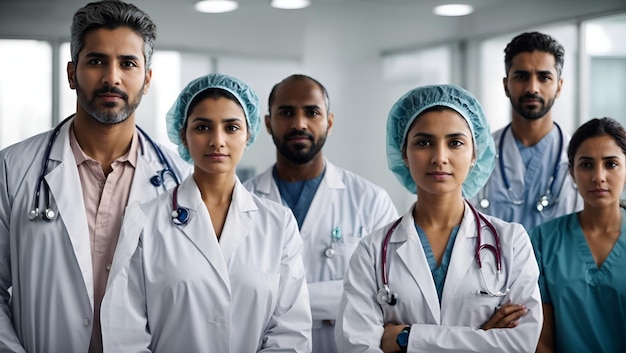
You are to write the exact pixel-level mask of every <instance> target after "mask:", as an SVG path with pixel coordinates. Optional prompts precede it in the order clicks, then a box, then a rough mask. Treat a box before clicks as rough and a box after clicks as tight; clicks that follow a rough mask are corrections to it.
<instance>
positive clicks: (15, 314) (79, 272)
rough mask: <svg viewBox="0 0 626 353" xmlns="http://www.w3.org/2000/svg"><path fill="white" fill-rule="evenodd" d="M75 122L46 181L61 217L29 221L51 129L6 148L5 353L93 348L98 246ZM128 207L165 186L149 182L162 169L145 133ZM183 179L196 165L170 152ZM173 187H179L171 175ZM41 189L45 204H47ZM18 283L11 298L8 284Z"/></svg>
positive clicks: (0, 324)
mask: <svg viewBox="0 0 626 353" xmlns="http://www.w3.org/2000/svg"><path fill="white" fill-rule="evenodd" d="M71 123H72V122H71V121H70V122H67V123H66V124H64V125H63V126H62V127H61V129H60V132H59V135H58V136H57V138H56V140H55V142H54V145H53V147H52V150H51V152H50V160H49V163H48V173H46V175H45V183H47V184H48V185H49V187H50V192H51V197H50V200H51V201H50V202H51V205H52V208H53V209H55V210H58V216H57V217H56V219H55V220H54V221H52V222H50V223H48V222H46V221H43V220H42V219H41V218H37V219H36V220H34V221H30V220H28V217H27V214H28V212H29V211H30V210H32V208H33V205H34V194H35V188H36V187H37V179H38V177H39V174H40V172H41V168H42V159H43V156H44V152H45V150H46V146H47V145H48V141H49V138H50V136H51V134H52V132H51V131H50V132H46V133H42V134H39V135H37V136H34V137H31V138H29V139H27V140H25V141H22V142H20V143H17V144H15V145H13V146H10V147H7V148H6V149H4V150H2V151H0V298H1V299H0V351H2V352H24V351H27V352H29V353H40V352H51V353H57V352H81V353H82V352H87V350H88V348H89V342H90V339H91V331H92V320H93V303H94V289H93V271H92V262H91V250H90V249H91V245H90V239H89V229H88V226H87V218H86V215H85V207H84V202H83V198H82V192H81V187H80V178H79V175H78V169H77V168H76V162H75V159H74V155H73V153H72V149H71V147H70V143H69V127H70V125H71ZM139 139H140V141H141V143H142V146H143V148H140V149H139V156H138V158H137V166H136V169H135V175H134V177H133V182H132V186H131V189H130V196H129V200H128V202H129V204H130V203H132V202H135V201H139V200H147V199H150V198H154V197H156V196H157V195H158V194H159V193H162V192H163V191H164V188H163V187H154V186H152V184H150V181H149V179H150V177H152V176H154V175H156V174H157V172H158V171H161V170H162V169H163V168H164V166H163V165H161V163H160V162H159V159H158V157H157V154H156V153H155V151H154V150H153V148H152V146H151V145H150V144H149V143H148V142H147V141H145V139H144V138H143V135H142V134H139ZM163 153H164V154H165V156H166V158H167V159H168V161H169V162H170V164H172V167H173V168H174V171H175V172H176V173H177V175H178V176H179V178H184V177H186V176H187V175H188V174H189V173H190V172H191V166H190V165H189V164H187V163H186V162H184V161H183V160H182V159H181V158H180V157H178V156H177V155H175V154H174V153H173V152H170V151H168V150H166V149H163ZM166 182H167V185H168V186H172V185H175V183H174V181H173V180H171V179H170V177H169V176H168V177H166ZM44 190H45V189H44V186H42V191H41V192H42V194H41V196H40V201H39V208H40V209H41V208H44V207H45V203H46V199H47V197H46V193H45V192H44ZM10 287H12V298H11V299H9V297H10V296H9V293H8V289H9V288H10Z"/></svg>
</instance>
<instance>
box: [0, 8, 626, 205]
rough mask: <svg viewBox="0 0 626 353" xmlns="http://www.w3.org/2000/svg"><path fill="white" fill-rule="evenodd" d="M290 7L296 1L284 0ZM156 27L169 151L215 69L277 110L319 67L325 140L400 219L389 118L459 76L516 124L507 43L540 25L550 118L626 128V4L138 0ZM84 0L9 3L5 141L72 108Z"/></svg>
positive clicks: (159, 124) (150, 119)
mask: <svg viewBox="0 0 626 353" xmlns="http://www.w3.org/2000/svg"><path fill="white" fill-rule="evenodd" d="M283 1H286V2H287V5H288V6H292V5H294V2H295V0H283ZM130 2H132V3H134V4H135V5H137V6H138V7H139V8H141V9H143V10H144V11H146V12H147V13H148V14H150V16H151V17H152V19H153V20H154V21H155V22H156V24H157V27H158V38H157V42H156V46H155V54H154V58H153V67H152V68H153V80H152V85H151V87H150V90H149V93H148V94H147V95H146V96H145V97H144V99H143V101H142V103H141V105H140V107H139V109H138V110H137V118H138V120H137V121H138V124H139V125H141V126H142V127H143V128H144V129H145V130H147V131H148V132H149V133H150V134H151V135H152V136H153V137H154V139H155V140H157V141H159V142H162V143H164V144H166V145H167V146H169V147H172V148H173V145H171V143H170V142H169V141H168V139H167V135H166V128H165V113H166V112H167V110H168V109H169V108H170V106H171V105H172V103H173V102H174V100H175V99H176V97H177V94H178V92H179V91H180V90H181V89H182V87H184V85H185V84H186V83H187V82H189V81H190V80H192V79H194V78H196V77H198V76H200V75H203V74H206V73H209V72H221V73H225V74H229V75H233V76H236V77H238V78H240V79H242V80H244V81H245V82H247V83H248V84H250V85H251V86H252V87H253V88H254V89H255V90H256V91H257V93H258V94H259V96H260V97H261V100H262V112H267V97H268V94H269V92H270V90H271V88H272V86H273V85H274V84H275V83H277V82H279V81H280V80H282V79H283V78H285V77H286V76H288V75H291V74H294V73H304V74H307V75H311V76H313V77H314V78H316V79H318V80H319V81H320V82H322V83H323V84H324V85H325V86H326V88H327V89H328V91H329V93H330V99H331V104H330V108H331V111H332V112H334V113H335V126H334V129H333V132H332V135H331V136H330V137H329V138H328V140H327V142H326V146H325V148H324V154H325V156H326V157H327V158H328V159H329V160H331V161H332V162H333V163H335V164H337V165H339V166H341V167H344V168H346V169H349V170H351V171H353V172H355V173H357V174H360V175H362V176H364V177H366V178H367V179H369V180H371V181H373V182H374V183H376V184H379V185H380V186H382V187H384V188H385V189H386V190H387V191H388V192H389V194H390V195H391V197H392V199H393V200H394V202H395V203H396V206H397V207H398V210H399V211H400V212H401V213H403V212H404V211H405V210H406V209H407V207H408V206H409V205H410V204H411V203H412V202H413V201H414V198H415V196H414V195H411V194H409V193H408V192H406V191H405V190H404V189H403V188H402V187H401V186H400V184H399V183H398V182H397V181H396V180H395V177H394V176H393V174H392V173H391V172H390V171H389V170H388V169H387V162H386V154H385V132H384V131H385V123H386V119H387V113H388V111H389V109H390V108H391V105H392V104H393V103H394V102H395V101H396V100H397V99H398V98H399V97H400V96H402V95H403V94H404V93H405V92H406V91H408V90H409V89H411V88H413V87H415V86H418V85H425V84H438V83H453V84H457V85H460V86H463V87H465V88H466V89H468V90H470V91H471V92H473V93H474V94H475V95H476V96H477V97H478V98H479V100H480V101H481V103H482V104H483V107H484V109H485V112H486V114H487V117H488V120H489V121H490V123H491V127H492V130H493V131H495V130H496V129H499V128H501V127H503V126H504V125H506V124H507V123H508V122H509V120H510V115H511V114H510V103H509V101H508V99H507V98H506V96H505V94H504V90H503V88H502V78H503V77H504V75H505V72H504V52H503V50H504V47H505V46H506V44H507V43H508V42H509V41H510V40H511V39H512V38H513V37H514V36H515V35H517V34H519V33H521V32H525V31H531V30H537V31H541V32H544V33H547V34H550V35H552V36H554V37H555V38H556V39H557V40H558V41H559V42H560V43H561V44H563V46H564V47H565V52H566V54H565V66H564V71H563V79H564V86H563V91H562V93H561V96H560V98H558V99H557V101H556V103H555V105H554V108H553V109H554V114H553V116H554V118H555V120H556V121H557V122H558V123H560V124H561V126H562V127H563V130H564V131H567V132H568V133H570V134H571V133H572V132H573V131H574V130H575V129H576V128H577V127H578V126H579V125H580V124H582V123H583V122H585V121H587V120H589V119H591V118H593V117H602V116H609V117H612V118H615V119H617V120H619V121H620V122H622V124H626V0H594V1H589V0H526V1H515V0H459V1H456V3H460V4H462V5H471V7H472V12H471V13H469V14H466V15H463V16H441V15H438V14H435V12H434V8H435V7H436V6H437V5H449V4H451V3H452V1H439V0H310V4H309V5H308V6H307V7H304V8H301V9H279V8H276V7H273V6H272V5H271V3H270V0H237V5H238V7H237V8H236V9H235V10H233V11H230V12H226V13H201V12H198V11H197V10H196V9H195V6H194V5H195V1H194V0H135V1H130ZM87 3H88V1H79V0H13V1H9V0H0V148H4V147H6V146H8V145H10V144H13V143H15V142H17V141H19V140H22V139H24V138H26V137H29V136H32V135H34V134H36V133H39V132H43V131H45V130H48V129H50V128H51V127H53V126H54V125H55V124H56V123H57V122H58V121H60V120H62V119H63V118H65V117H66V116H69V115H71V114H72V113H74V111H75V107H76V98H75V97H76V95H75V92H74V91H72V90H70V89H69V86H68V83H67V74H66V65H67V62H68V61H69V60H70V52H69V35H70V24H71V19H72V16H73V14H74V12H75V11H76V10H77V9H78V8H80V7H81V6H83V5H85V4H87ZM275 153H276V152H275V148H274V145H273V143H272V140H271V138H270V137H269V136H268V134H267V132H266V131H265V129H264V128H262V130H261V132H260V134H259V137H258V139H257V141H256V142H255V144H254V145H253V146H252V147H251V148H250V149H248V151H247V152H246V153H245V155H244V158H243V160H242V162H241V163H240V167H239V170H238V173H239V174H240V177H241V178H247V177H248V176H250V175H254V174H256V173H260V172H262V171H264V170H265V169H266V168H268V167H269V166H270V165H271V164H272V163H273V162H274V161H275Z"/></svg>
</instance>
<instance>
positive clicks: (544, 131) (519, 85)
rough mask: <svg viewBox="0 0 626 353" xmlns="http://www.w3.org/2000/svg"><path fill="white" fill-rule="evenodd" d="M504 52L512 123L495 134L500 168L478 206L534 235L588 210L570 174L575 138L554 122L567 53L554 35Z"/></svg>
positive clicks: (531, 37) (535, 36)
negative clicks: (571, 141)
mask: <svg viewBox="0 0 626 353" xmlns="http://www.w3.org/2000/svg"><path fill="white" fill-rule="evenodd" d="M504 52H505V57H504V63H505V68H506V77H504V79H503V80H502V83H503V86H504V92H505V94H506V96H507V97H509V99H510V101H511V107H512V111H511V113H512V114H511V118H512V120H511V123H510V124H509V125H507V126H506V127H504V128H503V129H501V130H499V131H496V132H495V133H494V134H493V138H494V140H495V143H496V149H497V154H496V157H497V158H496V166H495V169H494V171H493V173H492V174H491V178H490V179H489V181H488V183H487V185H485V187H484V188H483V189H482V190H481V191H480V192H479V193H478V195H477V196H476V197H475V198H474V199H473V200H472V201H473V203H474V204H475V205H476V206H477V207H479V210H481V211H483V212H485V213H488V214H490V215H493V216H496V217H498V218H502V219H504V220H505V221H510V222H517V223H521V224H522V225H524V227H526V230H528V231H530V230H532V229H533V228H534V227H535V226H537V225H539V224H541V223H543V222H546V221H548V220H551V219H553V218H556V217H558V216H562V215H564V214H568V213H572V212H575V211H578V210H580V209H582V205H583V203H582V199H581V198H580V196H579V195H578V192H577V191H576V188H575V186H574V183H573V182H572V179H571V177H570V175H569V173H568V168H567V154H566V150H567V145H568V143H569V135H568V134H567V133H566V132H565V131H562V130H561V128H560V127H559V125H558V124H557V123H556V122H554V121H553V117H552V105H553V104H554V102H555V100H556V99H557V98H558V97H559V95H560V93H561V87H562V86H563V79H562V78H561V71H562V68H563V62H564V56H565V50H564V48H563V46H562V45H561V44H559V42H557V41H556V40H555V39H554V38H552V37H550V36H549V35H546V34H543V33H538V32H531V33H522V34H520V35H518V36H517V37H515V38H513V40H512V41H511V42H510V43H509V44H508V45H507V47H506V49H505V50H504ZM562 119H567V117H563V118H562Z"/></svg>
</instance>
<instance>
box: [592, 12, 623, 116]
mask: <svg viewBox="0 0 626 353" xmlns="http://www.w3.org/2000/svg"><path fill="white" fill-rule="evenodd" d="M582 28H583V30H582V31H583V35H584V42H583V43H584V49H583V56H582V57H583V60H582V65H581V66H582V67H581V72H582V77H581V97H582V99H581V114H582V119H581V121H582V122H584V121H587V120H589V119H591V118H596V117H598V118H599V117H605V116H606V117H611V118H614V119H616V120H618V121H619V122H621V123H622V124H624V125H626V115H624V112H625V111H626V100H625V99H624V97H625V96H626V41H624V38H626V13H622V14H617V15H612V16H606V17H602V18H598V19H594V20H591V21H587V22H584V23H583V26H582Z"/></svg>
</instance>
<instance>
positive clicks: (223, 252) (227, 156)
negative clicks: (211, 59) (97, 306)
mask: <svg viewBox="0 0 626 353" xmlns="http://www.w3.org/2000/svg"><path fill="white" fill-rule="evenodd" d="M259 122H260V116H259V102H258V97H257V95H256V93H255V92H254V91H253V90H252V89H251V88H249V87H248V86H247V85H246V84H244V83H243V82H241V81H239V80H237V79H235V78H233V77H229V76H226V75H221V74H210V75H207V76H203V77H200V78H198V79H196V80H194V81H192V82H191V83H189V84H188V85H187V87H185V88H184V89H183V91H182V92H181V93H180V95H179V97H178V99H177V100H176V102H175V103H174V105H173V107H172V108H171V109H170V111H169V113H168V115H167V127H168V132H169V137H170V139H171V140H172V141H173V142H174V143H176V144H178V150H179V153H180V155H181V156H182V157H183V158H184V159H186V160H187V161H189V162H190V163H193V164H194V172H193V175H192V176H190V177H189V178H187V179H186V180H184V181H183V182H182V183H181V184H180V185H179V186H177V187H176V188H174V189H173V190H170V192H169V193H167V194H164V195H162V197H159V198H156V199H154V200H152V201H149V202H146V203H143V204H134V205H132V206H129V207H128V209H127V210H126V214H125V218H124V224H123V226H122V232H121V235H120V241H119V242H120V243H119V244H118V249H122V250H120V251H119V252H118V253H116V255H115V260H114V263H113V266H112V268H111V274H110V277H109V283H108V287H107V291H106V294H105V297H106V298H105V299H104V303H103V305H102V322H103V324H102V335H103V343H104V351H105V352H125V353H128V352H163V353H171V352H185V353H193V352H220V353H221V352H233V353H240V352H269V351H281V352H310V351H311V343H310V337H311V331H310V330H311V313H310V306H309V299H308V292H307V287H306V281H305V275H304V268H303V263H302V258H301V254H300V253H301V249H302V243H301V239H300V236H299V233H298V225H297V223H296V220H295V219H294V217H293V215H292V214H291V211H290V210H289V209H287V208H285V207H283V206H281V205H279V204H277V203H273V202H271V201H266V200H263V199H260V198H258V197H256V196H255V195H253V194H252V193H250V192H248V191H247V190H246V189H245V188H244V187H243V186H242V184H241V183H240V181H239V179H238V178H237V176H236V174H235V169H236V167H237V164H238V163H239V161H240V159H241V157H242V155H243V153H244V150H245V149H246V147H247V146H249V145H250V144H252V142H253V141H254V139H255V137H256V135H257V132H258V130H259Z"/></svg>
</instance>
